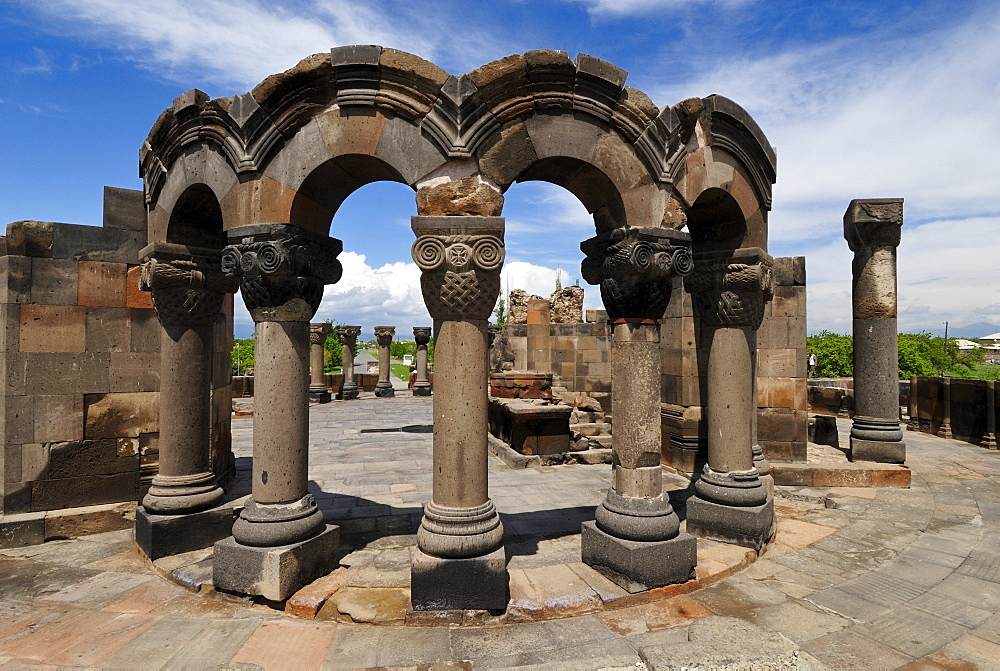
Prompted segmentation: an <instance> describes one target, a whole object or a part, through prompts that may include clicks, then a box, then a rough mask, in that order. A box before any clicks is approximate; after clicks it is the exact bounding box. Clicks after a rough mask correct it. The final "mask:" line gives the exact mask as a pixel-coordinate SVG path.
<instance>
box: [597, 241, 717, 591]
mask: <svg viewBox="0 0 1000 671" xmlns="http://www.w3.org/2000/svg"><path fill="white" fill-rule="evenodd" d="M689 244H690V243H689V238H688V236H687V234H686V233H681V232H679V231H673V230H668V229H661V228H629V229H616V230H614V231H612V232H611V233H606V234H604V235H600V236H598V237H596V238H591V239H590V240H587V241H586V242H584V243H583V244H582V245H581V246H580V247H581V249H582V250H583V251H584V253H586V254H587V258H586V260H585V261H584V262H583V277H584V279H585V280H586V281H587V282H589V283H590V284H598V283H599V284H600V285H601V297H602V298H603V300H604V307H605V309H606V310H607V311H608V319H609V321H610V322H611V324H612V353H611V389H612V397H611V398H612V413H613V414H614V418H615V440H614V442H613V444H612V450H613V455H612V463H613V464H614V466H613V470H612V476H611V488H610V489H609V490H608V492H607V495H606V497H605V499H604V501H603V502H602V503H601V504H600V505H599V506H598V507H597V510H596V512H595V520H594V521H593V522H584V523H583V530H582V537H581V546H582V556H583V561H584V562H585V563H587V564H590V565H591V566H596V567H600V568H601V569H602V573H604V575H606V576H607V577H609V578H610V579H611V580H612V581H614V582H615V583H616V584H618V585H619V586H621V587H622V588H624V589H626V590H628V591H630V592H639V591H643V590H647V589H651V588H653V587H660V586H662V585H668V584H671V583H677V582H685V581H687V580H690V579H691V578H693V577H694V569H695V565H696V564H697V561H698V557H697V554H698V553H697V542H696V540H695V538H694V536H691V535H690V534H687V533H680V520H679V519H678V517H677V514H676V513H675V512H674V509H673V507H672V506H671V505H670V496H669V494H668V493H667V492H664V491H663V469H662V468H661V467H660V442H661V437H660V325H661V324H662V323H663V314H664V312H665V311H666V309H667V304H668V303H669V301H670V292H671V278H672V277H674V276H678V275H685V274H687V273H688V272H690V271H691V266H692V264H691V252H690V248H689Z"/></svg>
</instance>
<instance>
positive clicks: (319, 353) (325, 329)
mask: <svg viewBox="0 0 1000 671" xmlns="http://www.w3.org/2000/svg"><path fill="white" fill-rule="evenodd" d="M332 331H333V326H331V325H330V324H310V325H309V372H310V383H309V401H310V402H311V403H329V402H330V392H328V391H327V390H326V382H324V381H323V354H324V352H325V347H324V345H326V337H327V336H328V335H330V333H331V332H332Z"/></svg>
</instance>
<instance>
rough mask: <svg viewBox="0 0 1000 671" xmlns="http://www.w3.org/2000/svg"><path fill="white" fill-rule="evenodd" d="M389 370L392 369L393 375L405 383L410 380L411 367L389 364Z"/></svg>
mask: <svg viewBox="0 0 1000 671" xmlns="http://www.w3.org/2000/svg"><path fill="white" fill-rule="evenodd" d="M389 368H391V369H392V374H393V375H395V376H396V377H398V378H399V379H400V380H402V381H403V382H406V381H407V380H409V379H410V367H409V366H406V365H403V364H401V363H393V364H389Z"/></svg>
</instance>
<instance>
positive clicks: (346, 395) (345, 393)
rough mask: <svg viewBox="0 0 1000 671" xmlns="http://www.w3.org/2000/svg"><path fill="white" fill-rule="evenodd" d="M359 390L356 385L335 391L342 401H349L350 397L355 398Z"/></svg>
mask: <svg viewBox="0 0 1000 671" xmlns="http://www.w3.org/2000/svg"><path fill="white" fill-rule="evenodd" d="M360 393H361V391H360V390H359V389H358V388H357V387H345V388H343V389H341V390H340V391H339V392H337V398H339V399H340V400H342V401H349V400H351V399H352V398H357V397H358V394H360Z"/></svg>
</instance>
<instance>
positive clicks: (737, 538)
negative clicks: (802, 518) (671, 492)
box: [687, 496, 774, 549]
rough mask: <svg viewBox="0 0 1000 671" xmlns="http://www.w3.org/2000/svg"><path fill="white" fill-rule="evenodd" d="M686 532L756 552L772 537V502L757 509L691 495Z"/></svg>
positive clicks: (756, 507) (770, 499) (688, 504)
mask: <svg viewBox="0 0 1000 671" xmlns="http://www.w3.org/2000/svg"><path fill="white" fill-rule="evenodd" d="M687 513H688V518H687V530H688V531H689V532H690V533H692V534H694V535H696V536H701V537H702V538H711V539H712V540H717V541H722V542H723V543H735V544H736V545H742V546H744V547H751V548H754V549H759V548H760V547H762V546H763V545H764V544H765V543H767V542H768V541H769V540H770V539H771V537H772V536H773V535H774V499H772V498H769V499H767V503H765V504H763V505H759V506H744V507H739V506H727V505H722V504H719V503H714V502H712V501H705V500H704V499H701V498H699V497H697V496H692V497H691V498H689V499H688V501H687Z"/></svg>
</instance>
